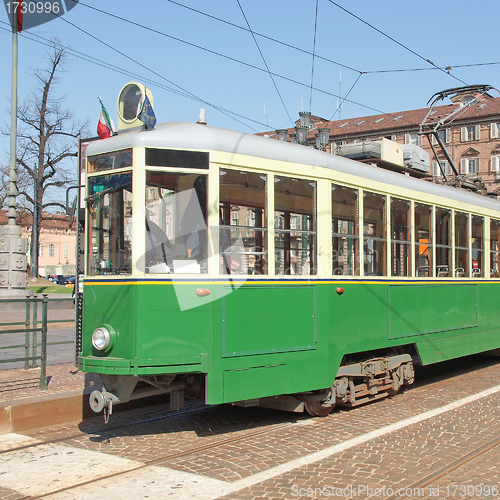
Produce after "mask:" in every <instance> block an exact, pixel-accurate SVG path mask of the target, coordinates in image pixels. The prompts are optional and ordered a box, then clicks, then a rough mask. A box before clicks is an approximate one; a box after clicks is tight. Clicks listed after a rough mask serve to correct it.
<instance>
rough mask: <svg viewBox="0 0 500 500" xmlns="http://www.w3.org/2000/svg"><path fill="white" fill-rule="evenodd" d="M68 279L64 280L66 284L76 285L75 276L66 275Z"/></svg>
mask: <svg viewBox="0 0 500 500" xmlns="http://www.w3.org/2000/svg"><path fill="white" fill-rule="evenodd" d="M66 278H67V279H66V280H65V281H64V286H68V287H70V286H75V277H74V276H66Z"/></svg>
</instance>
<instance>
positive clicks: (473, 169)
mask: <svg viewBox="0 0 500 500" xmlns="http://www.w3.org/2000/svg"><path fill="white" fill-rule="evenodd" d="M460 173H461V174H477V173H479V158H462V159H461V160H460Z"/></svg>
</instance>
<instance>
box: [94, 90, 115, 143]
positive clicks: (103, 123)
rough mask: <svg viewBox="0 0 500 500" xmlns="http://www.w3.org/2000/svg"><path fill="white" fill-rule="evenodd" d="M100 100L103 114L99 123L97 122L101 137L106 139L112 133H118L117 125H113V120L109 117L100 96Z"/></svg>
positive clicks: (98, 133)
mask: <svg viewBox="0 0 500 500" xmlns="http://www.w3.org/2000/svg"><path fill="white" fill-rule="evenodd" d="M99 102H100V103H101V114H100V115H99V123H98V124H97V135H98V136H99V139H106V137H110V136H111V135H115V134H116V130H115V126H114V125H113V120H111V118H110V117H109V114H108V112H107V111H106V108H105V107H104V104H103V103H102V99H101V98H100V97H99Z"/></svg>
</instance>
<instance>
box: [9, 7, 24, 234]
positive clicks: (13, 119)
mask: <svg viewBox="0 0 500 500" xmlns="http://www.w3.org/2000/svg"><path fill="white" fill-rule="evenodd" d="M19 7H22V4H21V5H18V8H19ZM14 10H15V9H14V2H12V8H11V11H12V90H11V103H10V108H11V109H10V169H9V192H8V202H7V205H8V207H9V211H8V214H7V216H8V218H9V220H8V225H9V226H15V225H16V208H17V201H16V197H17V194H18V193H17V186H16V183H17V178H16V146H17V59H18V57H17V30H18V26H17V13H16V12H14Z"/></svg>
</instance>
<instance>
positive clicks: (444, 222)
mask: <svg viewBox="0 0 500 500" xmlns="http://www.w3.org/2000/svg"><path fill="white" fill-rule="evenodd" d="M450 264H451V210H446V209H445V208H436V276H437V277H438V278H442V277H446V276H450V275H451V274H450Z"/></svg>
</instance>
